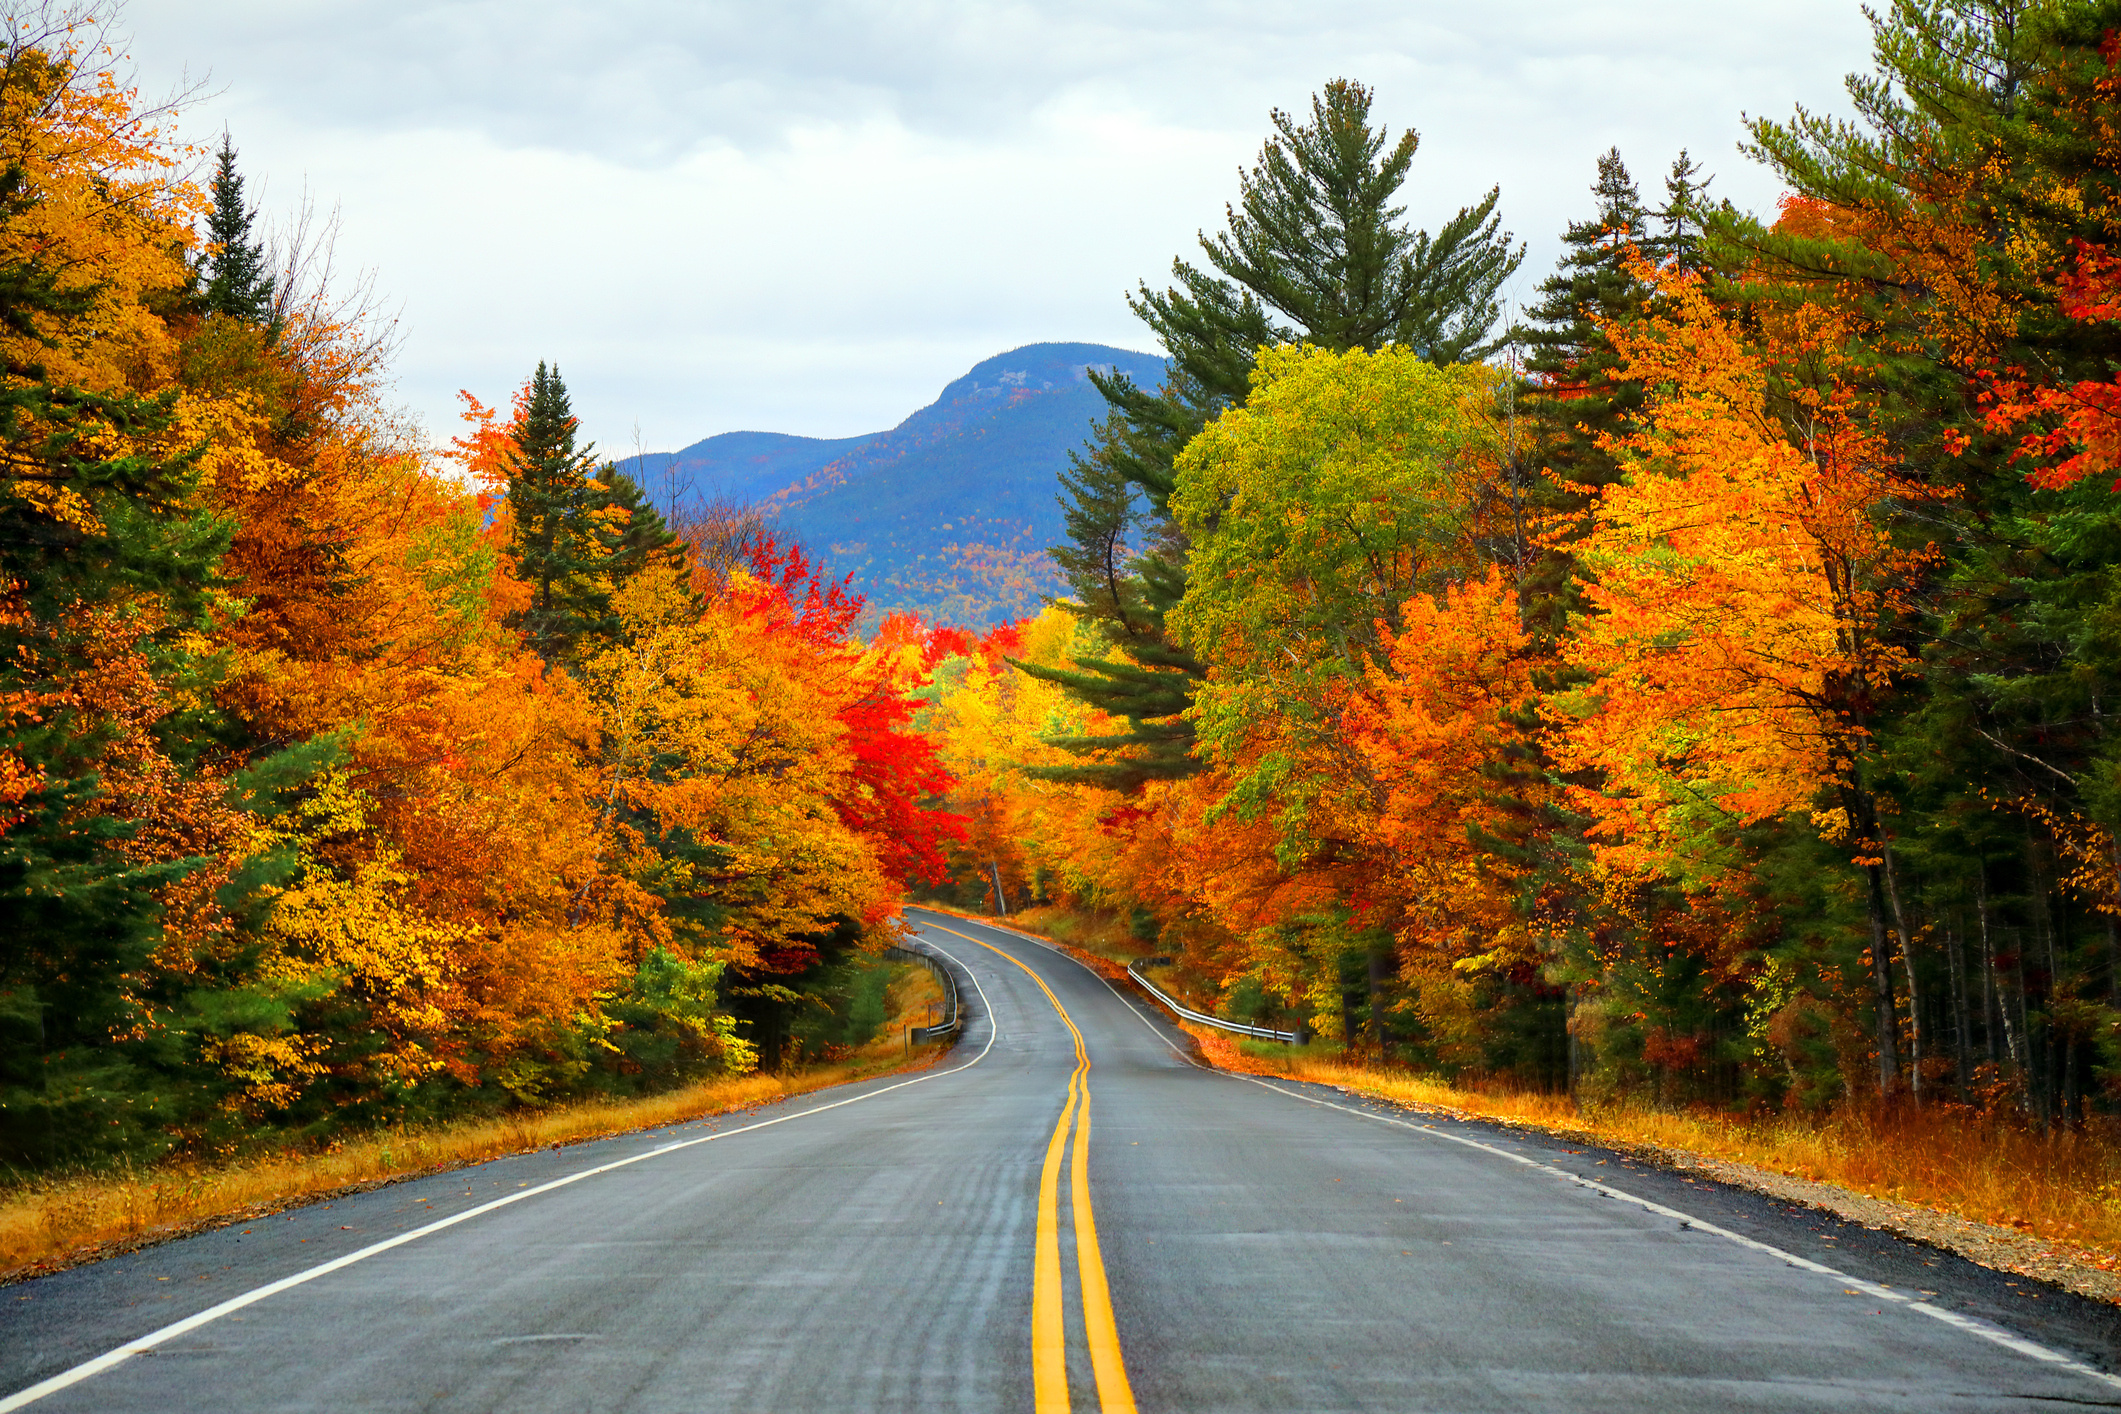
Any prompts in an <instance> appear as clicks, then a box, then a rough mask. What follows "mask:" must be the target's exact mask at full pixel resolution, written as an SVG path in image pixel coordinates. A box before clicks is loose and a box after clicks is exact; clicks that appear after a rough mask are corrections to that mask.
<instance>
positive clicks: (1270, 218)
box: [1038, 79, 1523, 785]
mask: <svg viewBox="0 0 2121 1414" xmlns="http://www.w3.org/2000/svg"><path fill="white" fill-rule="evenodd" d="M1373 101H1374V99H1373V94H1372V92H1371V90H1369V89H1367V88H1365V87H1364V86H1362V85H1361V84H1358V83H1353V82H1350V81H1348V80H1345V79H1335V80H1333V81H1332V82H1330V83H1328V84H1327V85H1326V87H1325V89H1324V91H1323V92H1322V93H1321V94H1319V95H1315V96H1314V97H1313V98H1312V101H1311V111H1310V114H1309V120H1308V121H1304V120H1303V119H1302V118H1300V117H1298V116H1297V115H1293V114H1290V113H1285V112H1282V111H1280V110H1276V111H1275V112H1274V113H1273V114H1272V122H1273V125H1274V133H1273V135H1272V136H1270V137H1269V138H1268V139H1267V142H1266V144H1265V146H1264V147H1262V148H1261V150H1260V155H1259V158H1258V160H1257V161H1256V162H1255V163H1254V164H1253V166H1252V167H1251V169H1250V170H1249V171H1247V172H1245V173H1243V174H1241V176H1240V178H1239V199H1238V202H1237V203H1236V204H1235V205H1234V206H1232V207H1231V208H1230V209H1229V213H1228V215H1229V220H1228V225H1227V228H1226V229H1225V230H1224V231H1223V232H1220V233H1218V234H1216V235H1214V236H1205V235H1204V236H1203V237H1202V238H1201V248H1202V251H1203V253H1204V254H1205V255H1206V257H1207V262H1208V265H1209V267H1210V268H1209V269H1208V270H1202V269H1199V268H1198V267H1196V266H1194V265H1192V264H1189V263H1188V262H1186V261H1185V260H1183V259H1179V260H1174V261H1173V263H1172V274H1173V277H1174V279H1175V283H1174V284H1173V285H1172V286H1170V287H1169V288H1168V289H1165V290H1163V291H1155V290H1151V289H1150V288H1149V287H1148V286H1147V285H1146V284H1144V285H1142V286H1141V287H1140V290H1139V292H1138V294H1136V295H1134V296H1130V297H1129V300H1128V303H1129V304H1130V305H1131V306H1132V308H1133V309H1134V312H1135V313H1136V315H1138V316H1139V317H1140V318H1141V319H1142V321H1143V322H1144V323H1146V324H1147V325H1148V326H1149V327H1150V329H1151V330H1152V331H1154V332H1155V334H1156V336H1157V339H1158V341H1159V342H1160V343H1161V344H1162V345H1163V347H1164V349H1165V351H1166V354H1167V356H1168V358H1169V369H1168V371H1167V374H1166V378H1165V382H1164V385H1163V386H1162V387H1161V388H1160V389H1157V390H1154V391H1150V390H1147V389H1143V388H1139V387H1137V386H1135V385H1134V384H1133V383H1132V382H1131V381H1130V380H1127V379H1124V378H1120V377H1110V378H1108V377H1105V376H1103V375H1100V374H1093V378H1094V379H1095V381H1096V382H1097V386H1098V389H1099V391H1100V392H1101V393H1103V394H1104V396H1105V399H1106V402H1107V404H1108V406H1109V408H1110V413H1109V414H1108V416H1107V417H1106V419H1105V420H1104V422H1103V423H1101V424H1100V427H1099V430H1098V434H1097V437H1096V440H1095V441H1094V442H1093V443H1092V444H1091V445H1090V447H1089V448H1088V449H1087V450H1086V452H1085V453H1084V454H1082V455H1080V456H1078V457H1077V459H1076V463H1075V468H1074V471H1073V474H1072V477H1071V478H1070V479H1069V480H1068V481H1067V482H1066V483H1065V495H1064V507H1065V508H1066V513H1067V516H1068V524H1069V537H1070V544H1069V545H1068V546H1066V547H1056V552H1055V553H1056V557H1057V559H1058V561H1059V563H1060V564H1061V565H1062V567H1063V569H1064V571H1065V572H1066V574H1067V576H1068V580H1069V584H1070V587H1071V588H1072V589H1073V590H1074V592H1075V593H1076V594H1077V595H1078V596H1079V598H1078V602H1079V603H1080V604H1082V605H1083V606H1084V610H1085V612H1087V613H1090V614H1092V615H1094V616H1095V618H1096V621H1097V622H1099V623H1100V624H1101V625H1102V626H1103V627H1104V629H1105V631H1106V632H1107V633H1109V634H1110V635H1111V636H1112V639H1113V642H1114V643H1115V644H1116V645H1117V646H1118V647H1119V648H1120V649H1121V653H1122V656H1121V657H1119V658H1116V659H1108V658H1104V657H1098V658H1093V659H1089V660H1087V661H1085V662H1084V663H1081V664H1077V665H1075V666H1074V668H1073V669H1070V670H1065V671H1067V672H1068V674H1069V675H1068V676H1067V677H1066V678H1065V679H1061V678H1053V679H1051V680H1053V681H1064V682H1065V685H1066V686H1067V688H1068V690H1069V691H1070V692H1072V693H1074V694H1076V695H1077V696H1078V697H1080V698H1081V700H1083V701H1084V702H1085V703H1087V704H1088V705H1090V706H1092V707H1094V708H1096V709H1097V710H1098V711H1099V712H1101V713H1103V714H1104V715H1106V716H1107V717H1110V718H1112V719H1114V720H1115V721H1124V722H1125V723H1126V726H1125V728H1124V730H1121V731H1119V732H1116V733H1107V734H1105V735H1103V736H1101V737H1099V738H1097V739H1094V740H1085V741H1082V742H1080V743H1076V744H1075V747H1076V749H1077V751H1078V753H1079V754H1081V755H1083V756H1084V757H1085V758H1086V759H1085V760H1084V761H1082V762H1080V763H1078V764H1075V765H1071V766H1068V767H1061V768H1057V769H1058V770H1060V771H1062V772H1063V773H1064V775H1066V774H1069V773H1072V778H1079V779H1084V780H1091V779H1096V780H1099V781H1102V782H1105V783H1111V784H1123V785H1124V784H1134V783H1138V782H1139V781H1141V780H1144V779H1150V778H1156V777H1165V778H1168V777H1172V776H1182V775H1185V774H1188V773H1189V772H1191V771H1192V770H1193V769H1194V766H1193V759H1192V757H1191V754H1190V746H1191V741H1190V726H1189V721H1188V719H1187V718H1186V717H1185V716H1184V715H1183V712H1184V705H1185V702H1186V701H1187V700H1188V698H1189V697H1190V694H1191V693H1192V691H1193V689H1194V687H1195V685H1196V684H1197V682H1198V680H1199V677H1200V674H1201V665H1200V663H1199V662H1198V661H1197V660H1195V659H1194V658H1192V657H1191V656H1190V655H1189V654H1188V652H1187V651H1186V650H1185V648H1184V647H1183V645H1182V644H1180V643H1179V642H1178V641H1176V639H1175V638H1174V637H1173V636H1172V635H1171V634H1169V633H1167V632H1166V630H1165V626H1164V616H1165V614H1166V613H1168V612H1169V610H1170V609H1171V608H1172V606H1173V605H1175V604H1176V603H1177V602H1178V599H1179V597H1180V596H1181V595H1182V594H1183V593H1184V592H1185V584H1186V576H1187V545H1186V540H1185V537H1184V534H1183V532H1181V531H1180V530H1179V529H1178V526H1177V524H1176V522H1175V520H1174V518H1173V517H1172V514H1171V508H1170V498H1171V495H1172V493H1173V491H1174V490H1175V489H1176V486H1177V471H1176V459H1177V457H1178V454H1179V452H1180V450H1181V449H1182V448H1183V447H1184V446H1185V445H1186V444H1187V443H1188V442H1189V441H1190V440H1191V439H1192V438H1193V437H1194V436H1195V435H1197V434H1198V433H1199V432H1200V430H1201V429H1202V428H1203V427H1205V426H1206V425H1207V423H1208V421H1209V420H1210V419H1211V418H1213V417H1214V416H1216V415H1217V414H1218V413H1220V412H1221V411H1223V410H1224V409H1227V408H1230V407H1235V406H1238V405H1241V404H1242V403H1243V402H1244V401H1245V399H1246V397H1247V396H1248V392H1249V388H1248V380H1249V378H1250V374H1251V369H1252V366H1253V362H1254V359H1255V358H1256V356H1257V354H1258V351H1259V350H1260V349H1262V348H1266V347H1272V346H1276V345H1281V344H1289V343H1305V344H1311V345H1315V346H1318V347H1321V348H1325V349H1329V350H1334V351H1339V350H1346V349H1363V350H1372V351H1374V350H1377V349H1381V348H1385V347H1387V346H1393V347H1399V348H1404V349H1406V350H1409V351H1411V352H1412V353H1414V354H1415V355H1417V356H1419V357H1421V358H1425V359H1428V360H1430V361H1431V362H1433V363H1436V364H1439V365H1444V364H1451V363H1456V362H1461V361H1470V360H1477V359H1479V358H1481V357H1483V356H1484V355H1485V354H1486V353H1487V352H1488V351H1489V349H1490V347H1491V338H1492V335H1493V332H1494V329H1495V325H1496V323H1497V321H1498V320H1499V318H1500V316H1501V305H1500V304H1499V302H1498V295H1499V291H1500V290H1501V288H1502V286H1503V283H1504V282H1505V281H1506V280H1508V278H1509V277H1510V275H1511V274H1512V273H1513V272H1514V271H1515V270H1516V268H1517V266H1518V263H1519V261H1520V260H1521V259H1522V256H1523V249H1522V247H1513V246H1512V244H1511V241H1510V238H1509V236H1508V234H1507V233H1505V232H1504V231H1503V230H1502V229H1501V224H1500V220H1499V218H1498V217H1497V216H1496V214H1495V208H1496V205H1497V202H1498V201H1499V200H1500V193H1499V191H1490V192H1488V193H1487V195H1486V196H1484V197H1483V198H1482V199H1481V200H1480V201H1478V202H1476V203H1475V204H1474V205H1472V206H1469V207H1466V208H1463V209H1461V210H1460V211H1459V212H1458V213H1457V215H1455V216H1454V217H1452V219H1451V220H1450V221H1448V222H1447V223H1445V225H1444V226H1443V227H1442V229H1440V230H1439V231H1437V232H1436V233H1435V234H1434V235H1433V236H1432V235H1431V234H1429V233H1428V232H1427V231H1423V230H1418V229H1414V228H1411V227H1409V226H1408V225H1407V224H1406V223H1405V221H1404V220H1403V217H1404V215H1405V208H1404V207H1402V206H1398V205H1395V204H1394V203H1395V201H1396V200H1397V199H1398V196H1399V192H1400V189H1401V188H1402V187H1403V186H1404V185H1405V183H1406V180H1407V175H1408V173H1409V171H1410V170H1411V168H1412V164H1413V160H1414V154H1415V150H1416V148H1417V147H1418V146H1419V143H1420V139H1419V137H1418V136H1417V135H1416V134H1415V133H1413V132H1411V131H1409V132H1405V133H1402V134H1400V136H1399V137H1398V139H1397V140H1396V141H1395V140H1393V139H1392V138H1391V136H1390V134H1389V133H1388V132H1387V130H1386V129H1384V128H1383V127H1382V126H1373V125H1372V123H1371V119H1370V108H1371V105H1372V102H1373ZM1038 671H1039V672H1041V673H1051V672H1053V671H1063V670H1053V669H1044V668H1041V669H1038Z"/></svg>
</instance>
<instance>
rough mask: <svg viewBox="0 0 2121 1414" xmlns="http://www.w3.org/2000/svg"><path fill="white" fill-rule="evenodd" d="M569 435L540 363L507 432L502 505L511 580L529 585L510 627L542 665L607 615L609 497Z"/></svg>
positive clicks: (559, 398)
mask: <svg viewBox="0 0 2121 1414" xmlns="http://www.w3.org/2000/svg"><path fill="white" fill-rule="evenodd" d="M576 428H577V423H576V421H575V416H574V408H573V405H572V404H571V402H570V401H569V399H568V396H567V385H566V383H565V382H563V381H562V380H561V378H560V370H559V369H558V368H548V367H547V366H546V365H545V364H544V363H542V362H540V363H539V364H538V367H537V372H535V373H533V374H532V375H531V379H530V398H529V401H528V402H527V403H526V404H525V406H524V408H523V415H522V418H521V419H520V421H519V422H518V423H517V425H516V428H515V437H516V451H515V454H514V455H513V456H512V457H511V459H510V465H509V471H508V505H509V510H510V513H511V515H512V516H513V517H514V520H515V535H514V542H513V547H512V548H513V553H514V556H515V562H516V574H517V576H518V577H520V578H521V579H522V580H523V582H524V583H525V584H527V585H529V586H530V605H529V607H528V608H526V609H524V610H522V611H521V612H520V613H518V614H517V615H516V616H515V627H517V628H519V629H521V630H522V632H523V636H524V637H525V638H526V639H528V640H529V642H530V645H531V647H532V648H534V649H535V650H536V651H537V652H538V654H539V655H540V656H542V657H543V658H544V659H545V660H546V661H547V662H560V661H564V660H566V659H567V658H569V657H570V656H571V654H572V650H573V648H574V646H575V644H576V643H577V642H579V641H580V640H581V639H582V637H583V636H584V635H586V634H592V633H596V632H599V631H602V630H603V629H604V628H605V626H606V623H607V620H608V619H609V617H610V613H611V582H610V579H609V577H608V573H607V572H608V566H607V565H606V563H605V562H606V560H608V559H609V558H610V554H611V549H610V546H609V544H608V543H607V540H606V535H607V533H608V526H607V523H606V519H605V517H603V516H602V515H601V514H600V512H601V511H602V510H603V509H604V507H605V506H606V505H607V504H608V499H609V493H608V492H607V491H606V489H605V488H604V487H603V486H601V485H600V484H599V483H598V480H597V466H596V460H595V457H594V454H593V449H591V448H587V447H577V446H576V445H575V433H576Z"/></svg>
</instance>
